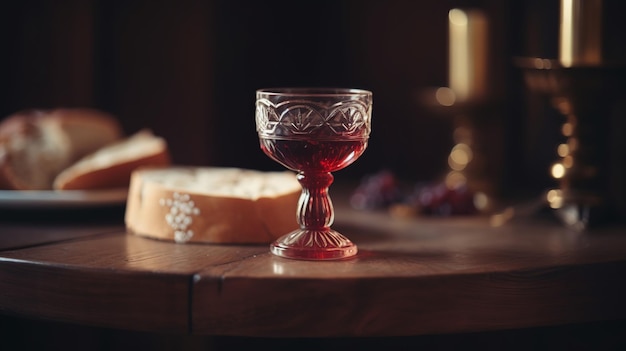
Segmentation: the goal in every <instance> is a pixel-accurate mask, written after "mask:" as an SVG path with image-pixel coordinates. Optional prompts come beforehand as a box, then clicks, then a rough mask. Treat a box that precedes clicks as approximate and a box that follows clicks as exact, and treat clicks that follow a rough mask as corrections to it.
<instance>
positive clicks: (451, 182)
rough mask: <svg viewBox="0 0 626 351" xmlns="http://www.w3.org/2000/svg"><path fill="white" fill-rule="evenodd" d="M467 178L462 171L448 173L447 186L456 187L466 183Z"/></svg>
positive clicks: (449, 187)
mask: <svg viewBox="0 0 626 351" xmlns="http://www.w3.org/2000/svg"><path fill="white" fill-rule="evenodd" d="M466 182H467V179H466V178H465V176H464V175H463V173H461V172H456V171H452V172H450V173H448V175H446V181H445V183H446V187H448V189H456V188H458V187H460V186H463V185H465V183H466Z"/></svg>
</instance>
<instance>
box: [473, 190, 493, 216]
mask: <svg viewBox="0 0 626 351" xmlns="http://www.w3.org/2000/svg"><path fill="white" fill-rule="evenodd" d="M487 206H489V197H488V196H487V194H485V193H483V192H477V193H476V194H475V195H474V207H476V208H477V209H478V210H479V211H484V210H485V209H486V208H487Z"/></svg>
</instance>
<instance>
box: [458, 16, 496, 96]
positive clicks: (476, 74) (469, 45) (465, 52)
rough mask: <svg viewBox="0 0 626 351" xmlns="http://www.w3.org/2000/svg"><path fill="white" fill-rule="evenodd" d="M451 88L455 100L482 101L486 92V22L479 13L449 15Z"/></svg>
mask: <svg viewBox="0 0 626 351" xmlns="http://www.w3.org/2000/svg"><path fill="white" fill-rule="evenodd" d="M448 30H449V43H448V48H449V53H448V54H449V56H448V58H449V62H448V64H449V72H448V73H449V87H450V88H451V89H452V90H453V91H454V93H455V94H456V100H458V101H465V100H468V99H470V98H481V97H482V95H484V93H485V91H486V88H487V81H486V76H487V19H486V17H485V15H484V14H483V13H482V12H481V11H478V10H471V11H464V10H461V9H452V10H450V12H448Z"/></svg>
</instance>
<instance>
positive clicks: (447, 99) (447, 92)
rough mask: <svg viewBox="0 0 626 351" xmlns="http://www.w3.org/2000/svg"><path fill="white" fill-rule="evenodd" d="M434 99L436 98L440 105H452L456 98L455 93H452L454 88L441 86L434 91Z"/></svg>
mask: <svg viewBox="0 0 626 351" xmlns="http://www.w3.org/2000/svg"><path fill="white" fill-rule="evenodd" d="M435 99H437V102H438V103H439V104H440V105H443V106H452V105H454V101H455V100H456V95H454V90H452V89H450V88H446V87H441V88H439V89H437V91H436V92H435Z"/></svg>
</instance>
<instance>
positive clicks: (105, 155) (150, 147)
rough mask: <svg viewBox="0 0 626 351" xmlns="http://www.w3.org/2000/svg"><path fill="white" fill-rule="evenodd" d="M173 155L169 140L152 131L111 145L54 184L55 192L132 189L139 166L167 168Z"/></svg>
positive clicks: (88, 158) (60, 176) (78, 163)
mask: <svg viewBox="0 0 626 351" xmlns="http://www.w3.org/2000/svg"><path fill="white" fill-rule="evenodd" d="M169 164H170V155H169V151H168V147H167V142H166V141H165V139H163V138H161V137H158V136H155V135H154V134H153V133H152V132H151V131H150V130H148V129H145V130H141V131H139V132H137V133H135V134H134V135H132V136H130V137H128V138H125V139H121V140H120V141H118V142H116V143H113V144H109V145H108V146H105V147H103V148H101V149H98V150H97V151H96V152H94V153H91V154H89V155H87V156H85V157H83V158H82V159H80V160H79V161H77V162H76V163H74V164H72V165H71V166H70V167H68V168H66V169H65V170H63V171H62V172H61V173H60V174H59V175H58V176H57V177H56V178H55V180H54V189H55V190H77V189H81V190H85V189H105V188H120V187H128V185H129V184H130V175H131V173H132V171H133V170H134V169H135V168H138V167H139V166H165V165H169Z"/></svg>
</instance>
